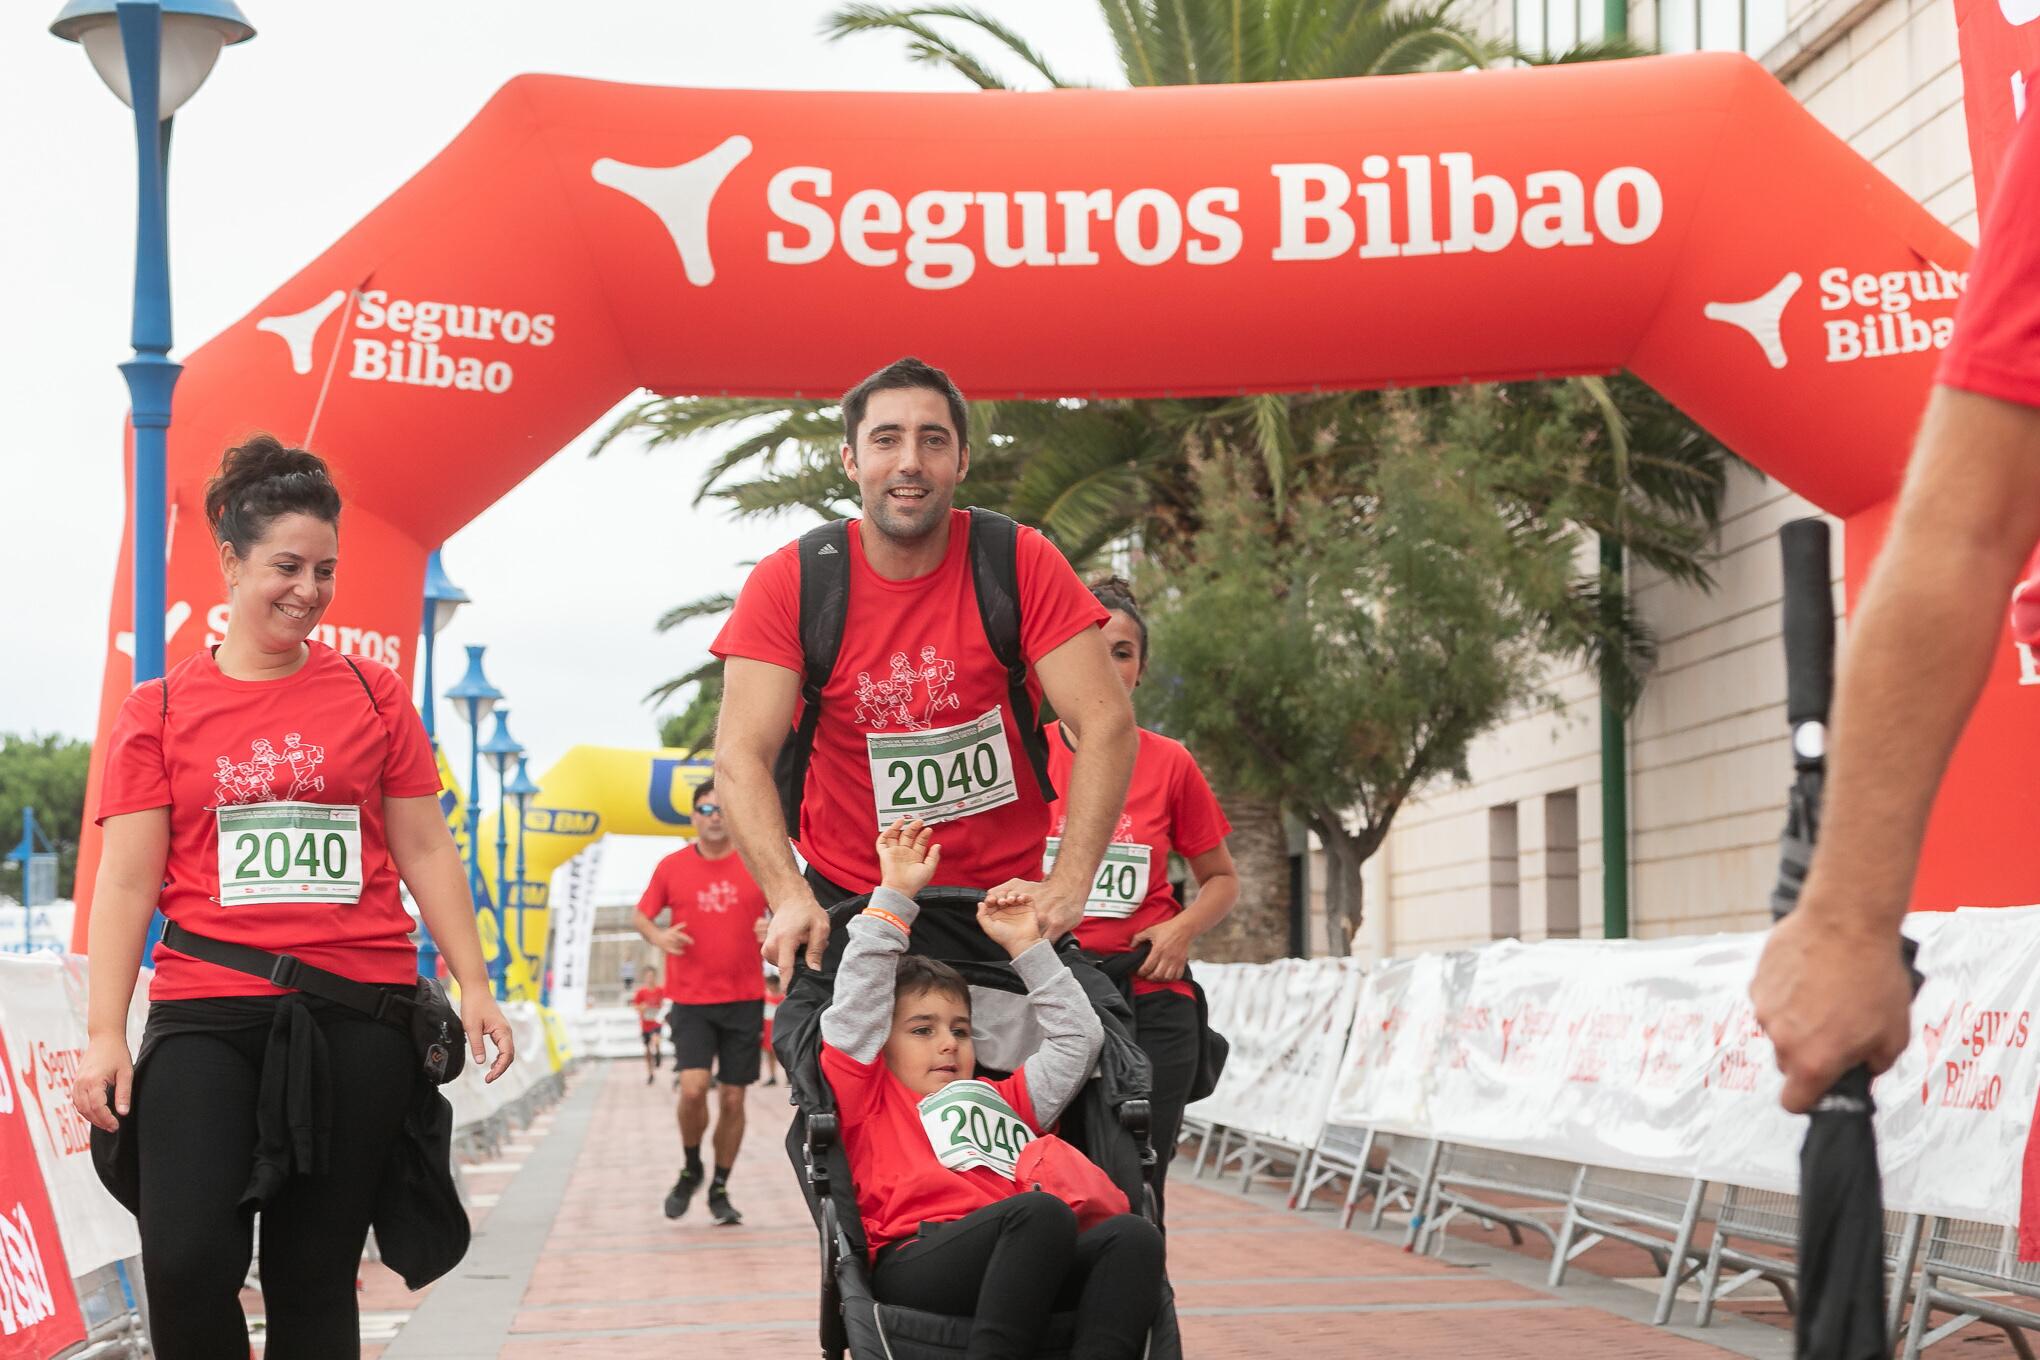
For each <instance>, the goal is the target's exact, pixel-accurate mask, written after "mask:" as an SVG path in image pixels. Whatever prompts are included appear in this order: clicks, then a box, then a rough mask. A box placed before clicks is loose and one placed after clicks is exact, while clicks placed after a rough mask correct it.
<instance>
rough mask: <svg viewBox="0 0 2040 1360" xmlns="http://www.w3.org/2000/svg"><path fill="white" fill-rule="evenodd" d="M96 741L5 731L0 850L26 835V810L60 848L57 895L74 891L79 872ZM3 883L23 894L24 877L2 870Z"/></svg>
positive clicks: (0, 740)
mask: <svg viewBox="0 0 2040 1360" xmlns="http://www.w3.org/2000/svg"><path fill="white" fill-rule="evenodd" d="M91 760H92V743H91V742H88V741H74V740H72V739H71V738H69V737H59V736H36V735H34V734H33V733H31V734H30V735H28V736H25V737H23V736H16V735H14V734H12V733H8V734H5V735H0V842H4V845H0V850H12V849H13V848H14V847H15V845H16V843H17V842H19V841H20V839H21V810H22V808H24V807H32V808H34V809H35V819H36V821H37V823H38V824H40V825H41V827H42V831H43V834H44V835H45V836H48V837H49V838H50V844H51V845H52V846H54V847H55V848H56V851H57V895H58V896H59V897H69V896H70V895H71V892H72V889H73V886H74V885H75V884H76V882H77V878H78V836H79V833H80V831H81V829H82V828H83V826H84V822H85V772H86V768H87V766H88V765H89V764H90V763H91ZM0 884H4V885H5V886H6V889H7V891H8V892H9V893H13V894H19V893H20V891H21V878H20V875H19V873H17V872H15V871H13V870H12V869H11V868H9V869H6V870H0Z"/></svg>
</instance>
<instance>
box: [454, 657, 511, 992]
mask: <svg viewBox="0 0 2040 1360" xmlns="http://www.w3.org/2000/svg"><path fill="white" fill-rule="evenodd" d="M482 650H483V649H482V648H480V647H474V646H470V647H469V648H468V649H467V656H468V668H467V674H466V675H463V676H462V677H461V678H460V681H459V683H457V684H455V685H454V686H453V687H452V688H450V689H448V690H447V691H446V697H447V698H449V699H451V700H452V701H453V702H454V704H455V706H456V707H457V708H458V709H459V710H460V713H461V716H462V717H464V718H466V719H467V725H468V782H467V804H468V805H467V841H468V896H469V897H470V898H472V899H473V900H474V902H475V904H476V905H478V906H479V905H480V904H481V902H482V900H483V899H484V898H485V897H487V895H488V890H487V888H486V887H485V886H484V884H483V880H482V857H481V849H480V847H479V846H478V845H477V844H476V842H478V841H479V840H481V837H482V799H481V789H480V787H479V786H480V784H481V781H482V719H484V718H486V717H488V716H489V714H490V713H491V712H492V711H493V710H494V709H495V707H496V701H497V700H498V699H501V698H502V697H503V691H501V690H499V689H497V688H496V687H495V686H494V685H492V684H490V683H489V678H488V677H487V676H485V675H483V674H482ZM496 957H497V962H496V964H495V965H493V966H492V967H491V968H490V970H489V976H490V977H491V979H495V978H497V977H499V976H500V974H501V972H502V957H503V951H502V949H501V948H500V947H499V948H498V949H497V951H496Z"/></svg>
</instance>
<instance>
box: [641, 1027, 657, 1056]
mask: <svg viewBox="0 0 2040 1360" xmlns="http://www.w3.org/2000/svg"><path fill="white" fill-rule="evenodd" d="M643 1033H644V1037H645V1052H647V1053H649V1052H651V1051H652V1050H653V1049H655V1048H657V1047H658V1046H659V1031H657V1030H655V1029H648V1030H645V1031H644V1032H643Z"/></svg>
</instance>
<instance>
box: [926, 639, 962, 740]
mask: <svg viewBox="0 0 2040 1360" xmlns="http://www.w3.org/2000/svg"><path fill="white" fill-rule="evenodd" d="M920 677H921V682H922V683H923V684H925V685H927V687H928V707H927V708H926V709H924V710H923V711H922V712H923V716H924V717H926V718H927V719H928V722H926V723H923V724H922V726H924V727H926V726H929V725H931V724H932V723H933V722H934V719H935V715H936V714H937V713H940V712H942V711H943V710H945V709H954V708H959V707H961V706H962V704H963V700H962V698H961V697H959V696H957V695H954V694H950V693H948V692H947V691H948V689H949V686H950V685H951V684H952V683H954V682H955V680H956V663H955V662H954V661H945V660H944V659H943V658H941V657H940V656H937V655H936V654H935V649H934V648H933V647H923V648H922V649H921V670H920Z"/></svg>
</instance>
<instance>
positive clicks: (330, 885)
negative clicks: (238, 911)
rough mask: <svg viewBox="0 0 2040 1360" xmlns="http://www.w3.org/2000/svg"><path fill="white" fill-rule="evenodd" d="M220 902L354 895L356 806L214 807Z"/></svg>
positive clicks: (347, 898)
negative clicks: (217, 831) (217, 815)
mask: <svg viewBox="0 0 2040 1360" xmlns="http://www.w3.org/2000/svg"><path fill="white" fill-rule="evenodd" d="M219 847H220V903H221V905H223V906H239V905H241V904H243V903H260V902H359V901H360V900H361V809H360V808H358V807H354V806H352V805H347V806H335V805H333V804H330V803H248V804H244V805H241V806H238V807H223V808H220V809H219Z"/></svg>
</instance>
